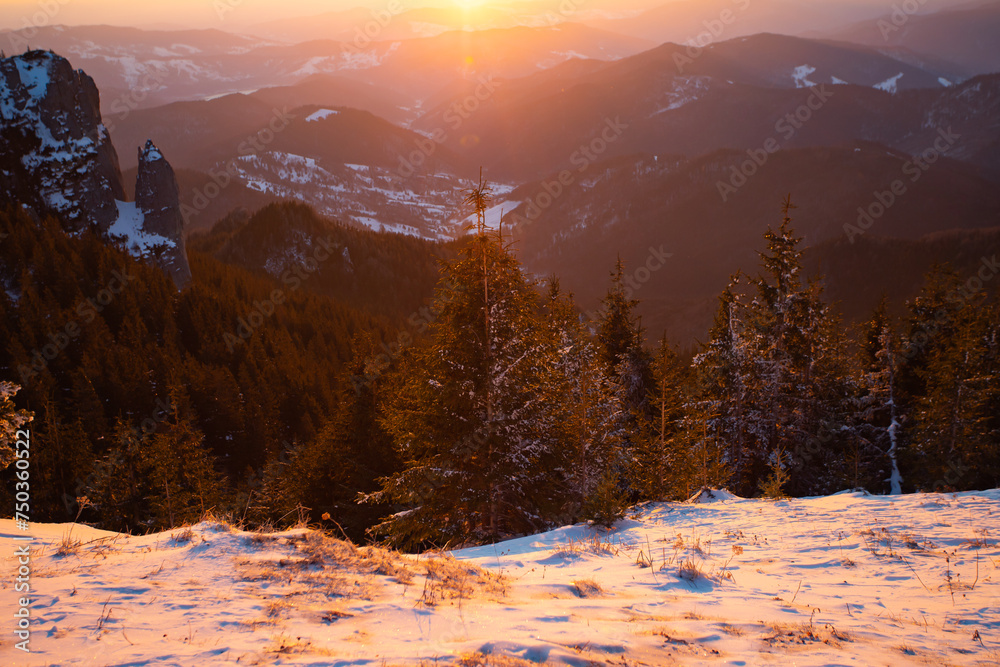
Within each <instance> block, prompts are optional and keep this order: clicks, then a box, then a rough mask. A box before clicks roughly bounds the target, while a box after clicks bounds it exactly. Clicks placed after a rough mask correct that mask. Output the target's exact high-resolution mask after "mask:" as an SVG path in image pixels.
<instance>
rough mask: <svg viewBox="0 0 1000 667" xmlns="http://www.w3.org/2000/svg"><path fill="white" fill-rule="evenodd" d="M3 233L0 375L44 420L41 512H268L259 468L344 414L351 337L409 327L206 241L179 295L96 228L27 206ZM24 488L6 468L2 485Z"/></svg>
mask: <svg viewBox="0 0 1000 667" xmlns="http://www.w3.org/2000/svg"><path fill="white" fill-rule="evenodd" d="M271 213H272V214H273V213H274V211H272V212H271ZM0 239H2V241H0V282H2V284H3V289H2V290H0V341H2V345H0V373H2V377H3V378H5V379H7V380H10V381H12V382H14V383H16V384H18V385H20V386H21V390H20V392H19V393H18V394H17V396H16V398H15V401H16V403H17V405H18V407H20V408H26V409H29V410H30V411H32V412H33V413H34V422H33V423H32V425H31V428H32V441H33V443H35V446H34V449H33V452H32V454H33V458H32V473H31V484H32V493H31V495H32V518H33V520H37V521H65V520H67V519H68V518H69V519H72V518H75V517H78V516H79V517H80V519H81V520H84V521H90V522H93V523H96V524H99V525H101V526H103V527H106V528H109V529H131V530H144V529H153V528H162V527H164V526H170V525H177V524H179V523H181V522H183V521H189V520H196V519H197V518H198V517H199V516H201V514H202V512H203V511H205V510H214V511H216V512H219V513H225V512H230V513H233V512H235V508H236V507H237V506H238V507H239V512H238V516H239V517H245V518H246V519H247V520H248V521H260V520H264V519H265V518H266V517H269V516H271V514H270V507H268V506H267V505H266V504H265V503H262V502H259V499H260V498H261V497H262V495H263V494H262V493H261V489H262V487H263V484H262V482H261V471H262V470H263V469H265V468H266V466H267V465H268V463H269V462H272V461H277V460H280V458H281V457H282V456H283V455H285V453H286V451H287V450H289V449H291V448H293V447H294V445H295V443H299V442H311V441H314V440H315V439H316V438H317V437H319V434H320V433H321V432H322V430H323V428H324V426H325V424H326V423H327V422H328V421H329V420H330V418H331V415H334V414H336V412H337V406H338V405H339V404H340V403H341V400H340V399H339V398H338V395H339V394H341V393H343V391H344V386H345V382H346V376H345V373H346V365H347V364H348V363H349V362H350V361H351V360H352V359H353V357H354V350H353V347H354V345H355V344H356V342H357V341H358V340H362V339H363V338H364V337H366V336H374V337H375V338H376V339H380V338H381V337H385V336H387V335H388V333H389V332H390V331H392V332H394V331H395V328H396V326H395V325H394V324H392V325H391V324H390V319H389V318H388V317H386V316H384V315H382V314H373V313H371V312H367V311H365V310H362V309H360V308H357V307H353V306H350V305H345V304H344V303H341V302H338V301H335V300H332V299H330V298H328V297H325V296H322V295H318V294H316V293H315V292H314V291H311V290H310V289H308V286H309V285H308V281H309V277H308V276H307V277H306V278H304V279H302V280H301V281H300V282H299V283H294V282H293V283H291V284H289V283H288V282H283V281H282V280H281V279H280V277H272V276H270V275H268V274H267V273H263V272H261V273H255V272H251V271H248V270H246V269H243V268H240V267H238V266H234V265H230V264H224V263H222V262H220V261H218V260H216V259H215V258H213V257H212V256H210V255H208V254H205V253H202V252H198V251H192V252H190V253H189V255H190V261H191V266H192V270H193V273H194V276H195V280H194V284H193V285H192V287H190V288H188V289H186V290H184V291H183V292H181V293H177V292H176V290H175V289H174V287H173V285H172V283H171V282H170V279H169V278H168V277H166V276H165V275H164V274H163V273H162V272H161V271H159V270H158V269H155V268H153V267H150V266H148V265H146V264H144V263H142V262H139V261H137V260H134V259H133V258H132V257H130V256H129V255H128V254H127V253H126V252H124V251H123V250H121V249H118V248H115V247H111V246H109V245H108V244H107V242H106V241H105V240H104V239H102V238H100V237H99V236H98V234H96V233H93V232H85V233H83V234H81V235H79V236H76V237H71V236H68V235H67V234H66V233H64V232H63V231H62V229H61V227H60V225H59V223H58V222H57V221H55V220H52V219H48V220H42V221H37V220H34V219H33V218H32V217H30V216H29V215H27V214H26V213H25V212H24V210H23V209H21V208H19V207H13V206H10V207H8V208H6V209H0ZM390 245H391V244H390ZM331 270H332V267H330V266H324V265H322V264H320V265H317V266H315V267H313V271H312V273H313V275H314V276H315V278H316V281H317V282H318V283H321V282H322V281H323V280H324V278H323V276H324V274H325V273H326V272H328V271H331ZM276 300H277V301H280V303H275V301H276ZM268 303H270V304H271V306H268V305H265V304H268ZM400 317H402V316H400ZM244 334H245V335H244ZM348 386H349V385H348ZM13 489H14V487H13V481H12V480H11V479H7V478H6V476H5V483H4V485H3V491H2V494H3V495H8V494H10V493H11V492H12V491H13ZM81 498H86V499H87V501H86V502H82V503H81V502H80V500H79V499H81ZM11 506H12V505H11ZM81 512H82V513H81Z"/></svg>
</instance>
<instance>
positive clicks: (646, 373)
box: [597, 257, 653, 417]
mask: <svg viewBox="0 0 1000 667" xmlns="http://www.w3.org/2000/svg"><path fill="white" fill-rule="evenodd" d="M601 303H602V306H601V313H600V319H599V321H598V326H597V341H598V343H599V345H600V353H601V357H602V358H603V360H604V362H605V363H606V364H607V365H608V367H609V368H610V369H611V372H612V374H613V376H614V377H615V379H616V380H617V382H618V384H619V385H620V386H621V387H622V391H623V392H624V394H623V396H622V400H623V401H624V403H625V406H626V408H627V409H628V410H629V411H630V412H632V413H633V414H634V415H636V417H638V416H639V415H641V414H644V413H646V412H647V410H648V408H649V403H648V397H649V392H650V391H651V390H652V389H653V374H652V359H651V357H650V355H649V352H648V351H647V350H646V348H645V347H644V341H643V339H644V337H645V333H644V330H643V328H642V325H641V323H640V321H639V318H638V316H637V315H636V314H635V309H636V306H638V305H639V302H638V301H637V300H636V299H631V298H629V296H628V287H627V286H626V285H625V265H624V263H623V262H622V260H621V258H620V257H619V258H618V261H617V263H616V264H615V270H614V272H613V273H612V274H611V287H610V288H609V289H608V293H607V294H606V295H605V297H604V299H603V301H602V302H601Z"/></svg>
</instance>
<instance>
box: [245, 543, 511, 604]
mask: <svg viewBox="0 0 1000 667" xmlns="http://www.w3.org/2000/svg"><path fill="white" fill-rule="evenodd" d="M252 539H253V540H255V541H256V543H261V544H263V543H266V542H274V543H275V544H276V545H278V546H285V547H290V548H291V553H290V554H289V555H287V556H285V557H283V558H280V559H273V558H272V559H243V560H240V561H238V562H237V564H236V566H237V572H238V574H239V575H240V577H241V578H242V579H243V580H244V581H251V582H257V581H268V582H281V581H284V582H285V583H286V584H288V585H292V584H299V585H303V586H304V589H305V590H308V591H310V592H311V593H310V594H314V595H319V596H322V597H323V598H347V599H356V600H372V599H374V598H375V596H376V595H377V593H378V591H379V590H380V588H381V585H382V581H380V579H379V578H380V577H385V578H387V579H388V580H389V581H393V582H396V583H399V584H403V585H404V586H409V585H415V584H416V583H417V580H418V579H419V578H421V577H422V578H423V580H424V581H423V588H422V593H421V596H420V598H419V600H418V603H419V604H423V605H426V606H434V605H437V604H441V603H443V602H451V601H454V600H457V601H458V602H459V603H461V601H462V600H464V599H466V598H471V597H486V598H499V597H503V596H505V595H506V579H505V578H504V577H503V576H502V575H498V574H495V573H493V572H489V571H487V570H484V569H482V568H480V567H477V566H475V565H471V564H469V563H466V562H464V561H459V560H457V559H456V558H454V557H453V556H450V555H442V556H428V557H423V558H417V557H413V556H407V555H403V554H400V553H398V552H395V551H390V550H386V549H382V548H379V547H358V546H355V545H354V544H352V543H351V542H347V541H344V540H340V539H336V538H333V537H330V536H328V535H325V534H324V533H322V532H320V531H308V532H305V533H301V534H296V535H264V534H260V535H254V536H253V538H252ZM268 614H269V616H272V615H273V614H274V611H273V610H270V611H269V612H268Z"/></svg>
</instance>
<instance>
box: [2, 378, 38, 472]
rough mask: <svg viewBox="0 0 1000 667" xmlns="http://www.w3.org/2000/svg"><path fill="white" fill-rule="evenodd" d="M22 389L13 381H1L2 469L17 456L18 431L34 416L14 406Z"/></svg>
mask: <svg viewBox="0 0 1000 667" xmlns="http://www.w3.org/2000/svg"><path fill="white" fill-rule="evenodd" d="M20 389H21V388H20V387H19V386H17V385H16V384H13V383H11V382H0V470H5V469H6V468H7V466H9V465H10V464H11V463H12V462H13V461H14V459H15V458H16V456H17V455H16V452H15V447H14V443H15V442H16V441H17V439H18V438H17V432H18V431H19V430H21V427H22V426H25V425H27V424H29V423H31V420H32V419H33V418H34V417H33V415H32V414H31V413H30V412H28V411H26V410H18V409H16V408H15V407H14V401H13V398H14V395H15V394H17V392H18V391H20Z"/></svg>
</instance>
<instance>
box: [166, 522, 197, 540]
mask: <svg viewBox="0 0 1000 667" xmlns="http://www.w3.org/2000/svg"><path fill="white" fill-rule="evenodd" d="M193 539H194V528H192V527H191V526H185V527H184V529H183V530H182V531H181V532H179V533H174V535H173V537H171V538H170V541H171V542H173V543H174V544H187V543H188V542H190V541H191V540H193Z"/></svg>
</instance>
